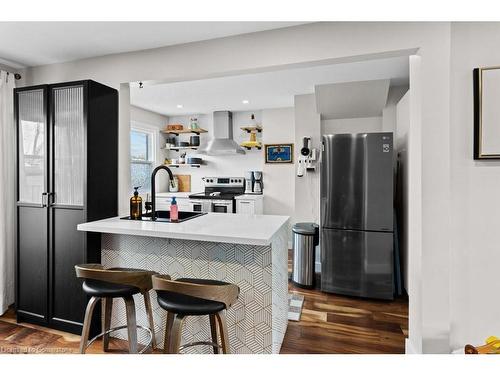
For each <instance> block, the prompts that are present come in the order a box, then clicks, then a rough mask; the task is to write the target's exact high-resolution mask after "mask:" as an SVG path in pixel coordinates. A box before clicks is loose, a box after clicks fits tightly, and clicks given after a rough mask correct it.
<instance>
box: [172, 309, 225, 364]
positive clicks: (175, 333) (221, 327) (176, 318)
mask: <svg viewBox="0 0 500 375" xmlns="http://www.w3.org/2000/svg"><path fill="white" fill-rule="evenodd" d="M208 317H209V320H210V331H211V335H212V341H197V342H193V343H189V344H185V345H182V346H181V337H182V327H183V325H184V320H185V318H186V317H185V316H184V315H181V314H174V313H171V312H168V313H167V323H166V327H165V340H164V344H163V353H169V354H178V353H179V351H180V350H182V349H184V348H188V347H190V346H196V345H211V346H212V347H213V351H214V354H221V353H220V349H222V353H223V354H230V350H229V338H228V334H227V323H226V314H225V312H224V311H220V312H218V313H215V314H210V315H209V316H208ZM219 335H220V342H221V345H219Z"/></svg>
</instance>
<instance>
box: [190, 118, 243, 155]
mask: <svg viewBox="0 0 500 375" xmlns="http://www.w3.org/2000/svg"><path fill="white" fill-rule="evenodd" d="M213 116H214V117H213V120H214V135H213V138H212V139H210V140H209V141H208V142H207V143H206V144H205V145H204V146H201V147H200V148H199V149H198V153H199V154H206V155H234V154H244V153H245V150H244V149H243V148H241V147H240V145H238V144H237V143H236V142H235V141H234V140H233V114H232V113H231V112H230V111H215V112H214V114H213Z"/></svg>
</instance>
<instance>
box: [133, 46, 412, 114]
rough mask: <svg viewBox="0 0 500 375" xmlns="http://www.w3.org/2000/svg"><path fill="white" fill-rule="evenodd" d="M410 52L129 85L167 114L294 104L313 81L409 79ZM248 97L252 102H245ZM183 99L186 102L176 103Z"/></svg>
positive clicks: (148, 105) (137, 101) (141, 102)
mask: <svg viewBox="0 0 500 375" xmlns="http://www.w3.org/2000/svg"><path fill="white" fill-rule="evenodd" d="M408 69H409V65H408V57H406V56H403V57H397V58H390V59H380V60H370V61H360V62H354V63H345V64H335V65H323V66H316V67H309V68H300V69H288V70H279V71H273V72H266V73H256V74H245V75H239V76H228V77H222V78H213V79H205V80H197V81H185V82H176V83H170V84H158V85H147V84H145V85H144V87H143V88H142V89H140V88H138V87H137V85H136V84H133V85H132V88H131V93H130V96H131V103H132V104H133V105H135V106H137V107H141V108H144V109H147V110H150V111H153V112H157V113H160V114H163V115H167V116H174V115H188V114H189V115H190V114H203V113H211V112H213V111H218V110H231V111H246V110H257V109H265V108H282V107H292V106H293V105H294V96H295V95H299V94H312V93H314V86H316V85H322V84H329V83H337V82H352V81H366V80H376V79H390V80H391V85H402V84H407V83H408V75H409V72H408ZM243 100H248V101H249V103H248V104H243V103H242V101H243ZM177 105H182V106H183V107H182V108H177Z"/></svg>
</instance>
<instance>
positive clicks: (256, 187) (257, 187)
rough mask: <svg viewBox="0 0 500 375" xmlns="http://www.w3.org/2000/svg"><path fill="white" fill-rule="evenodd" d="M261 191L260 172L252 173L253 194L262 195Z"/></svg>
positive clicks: (262, 185) (262, 187) (262, 186)
mask: <svg viewBox="0 0 500 375" xmlns="http://www.w3.org/2000/svg"><path fill="white" fill-rule="evenodd" d="M263 189H264V184H263V182H262V171H253V193H254V194H262V190H263Z"/></svg>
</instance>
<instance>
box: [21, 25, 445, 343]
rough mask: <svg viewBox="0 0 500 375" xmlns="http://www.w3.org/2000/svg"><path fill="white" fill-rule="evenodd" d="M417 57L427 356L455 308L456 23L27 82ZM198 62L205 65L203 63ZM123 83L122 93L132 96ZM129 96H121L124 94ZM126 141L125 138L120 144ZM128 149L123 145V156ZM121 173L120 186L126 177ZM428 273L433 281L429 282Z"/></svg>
mask: <svg viewBox="0 0 500 375" xmlns="http://www.w3.org/2000/svg"><path fill="white" fill-rule="evenodd" d="M411 53H418V55H419V56H420V57H421V58H422V62H423V63H422V74H421V77H422V98H423V99H422V132H423V137H422V151H423V158H422V171H423V172H422V173H423V179H422V187H421V188H422V195H423V199H422V201H423V204H422V232H421V234H420V235H421V240H422V248H423V249H425V250H424V251H423V253H422V259H421V262H422V266H421V267H418V269H416V270H415V280H416V282H418V283H420V284H421V285H422V287H423V288H424V289H425V290H424V292H423V293H422V299H421V301H420V302H419V305H418V306H412V307H411V309H415V310H421V311H423V319H422V323H421V324H420V325H419V326H413V327H411V328H410V340H417V341H419V343H418V345H417V343H415V345H414V347H420V346H421V347H422V350H423V351H427V350H428V349H427V347H426V345H425V344H426V343H428V342H430V343H434V342H435V338H436V337H438V338H439V341H440V343H439V344H438V345H437V347H435V346H434V347H432V350H434V351H448V350H449V345H448V342H446V338H445V339H444V341H443V339H442V337H443V335H444V336H446V335H447V334H448V333H449V304H448V301H447V299H446V298H443V296H446V295H448V290H447V288H448V280H449V275H450V270H449V258H448V249H449V243H448V238H449V225H450V205H449V203H450V202H449V201H450V194H449V193H450V191H449V187H450V176H449V156H450V154H449V142H450V140H449V136H450V121H449V115H450V113H449V95H450V80H449V79H450V23H446V22H444V23H433V22H423V23H418V22H408V23H398V22H378V23H370V22H368V23H352V22H321V23H314V24H306V25H301V26H297V27H291V28H285V29H279V30H271V31H265V32H260V33H253V34H246V35H239V36H234V37H228V38H221V39H215V40H210V41H203V42H197V43H189V44H183V45H177V46H170V47H165V48H158V49H153V50H146V51H137V52H129V53H123V54H116V55H108V56H102V57H98V58H91V59H85V60H79V61H72V62H67V63H62V64H53V65H47V66H40V67H35V68H31V69H28V70H27V71H26V72H25V73H26V81H27V84H37V83H52V82H61V81H68V80H76V79H88V78H91V79H95V80H97V81H100V82H103V83H105V84H109V85H111V86H114V87H117V88H118V87H120V83H124V82H131V81H139V80H143V81H146V80H165V81H170V82H172V81H179V80H185V79H195V78H198V79H199V78H206V77H215V76H221V75H228V74H239V73H248V72H258V71H266V70H271V69H283V68H286V67H292V66H303V65H304V64H309V63H311V62H314V63H335V62H347V61H359V60H363V59H366V58H368V57H382V56H395V55H399V56H400V55H403V54H406V55H408V54H411ZM200 61H203V63H202V64H200ZM124 86H125V85H122V88H123V89H124V90H125V91H126V90H127V89H126V88H125V87H124ZM125 91H123V92H122V91H121V96H122V94H124V93H125ZM127 95H128V93H127ZM122 105H127V103H126V100H123V101H122V100H120V106H122ZM126 111H127V112H128V108H126ZM124 113H125V111H124V109H122V108H120V115H123V114H124ZM296 127H297V123H296ZM128 130H129V129H127V127H126V125H123V119H122V118H120V132H122V133H127V137H128ZM296 135H297V130H296ZM317 135H319V134H317ZM124 139H125V138H124V137H122V136H120V140H121V141H122V140H124ZM126 147H127V146H126V145H124V146H123V147H122V146H121V149H120V155H122V153H123V152H124V151H123V149H125V148H126ZM127 154H128V153H127ZM120 160H121V159H120ZM123 163H126V162H123ZM124 169H128V167H127V166H126V165H125V166H123V165H120V170H124ZM120 176H121V177H120V180H119V182H120V186H121V183H122V182H123V180H124V176H123V175H120ZM118 198H119V200H120V205H123V202H124V201H125V202H126V199H127V198H128V196H127V194H124V193H123V189H122V188H121V190H120V192H119V197H118ZM295 200H297V197H295ZM125 204H126V203H125ZM300 219H301V220H302V219H308V217H306V216H304V217H303V218H300ZM428 273H430V274H431V276H430V277H427V276H428ZM411 314H412V311H410V315H411ZM422 344H424V345H422Z"/></svg>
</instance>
